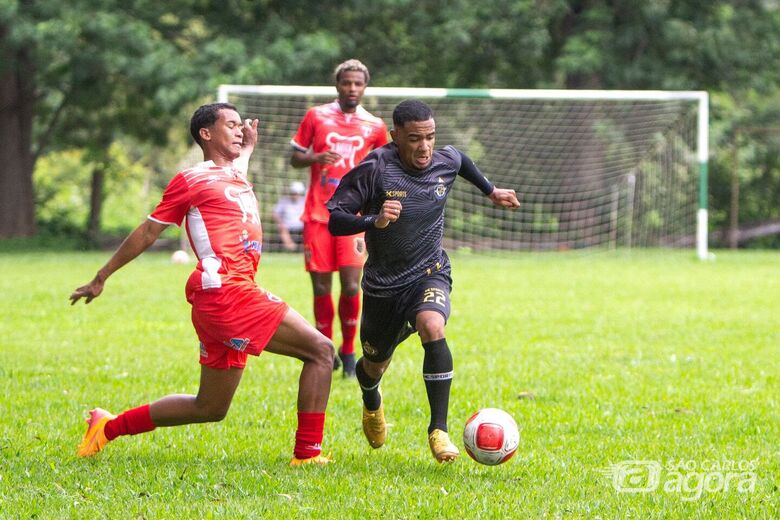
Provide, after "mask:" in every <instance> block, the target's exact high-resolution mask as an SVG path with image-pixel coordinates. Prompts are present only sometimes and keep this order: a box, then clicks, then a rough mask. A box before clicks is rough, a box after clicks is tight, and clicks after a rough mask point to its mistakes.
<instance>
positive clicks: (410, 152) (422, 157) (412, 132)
mask: <svg viewBox="0 0 780 520" xmlns="http://www.w3.org/2000/svg"><path fill="white" fill-rule="evenodd" d="M390 135H391V136H393V142H394V143H395V144H397V145H398V155H399V156H400V157H401V164H403V165H404V166H405V167H406V168H409V169H412V170H424V169H426V168H427V167H428V166H430V164H431V161H432V160H433V145H434V143H435V142H436V122H435V121H434V120H433V119H428V120H427V121H407V122H406V123H405V124H404V126H402V127H401V128H393V129H392V130H391V131H390Z"/></svg>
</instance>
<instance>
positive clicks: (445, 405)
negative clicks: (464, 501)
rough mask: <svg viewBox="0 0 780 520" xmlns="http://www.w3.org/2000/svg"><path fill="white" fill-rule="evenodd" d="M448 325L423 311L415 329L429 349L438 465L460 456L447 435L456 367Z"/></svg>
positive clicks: (426, 372)
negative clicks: (449, 342) (445, 326)
mask: <svg viewBox="0 0 780 520" xmlns="http://www.w3.org/2000/svg"><path fill="white" fill-rule="evenodd" d="M444 325H445V321H444V316H442V315H441V314H439V313H438V312H436V311H422V312H420V313H418V314H417V318H416V327H415V328H416V329H417V331H418V332H419V334H420V340H421V341H422V345H423V348H424V349H425V358H424V359H423V379H424V380H425V391H426V393H427V394H428V404H429V405H430V408H431V422H430V423H429V425H428V444H429V446H430V448H431V453H432V454H433V457H434V458H435V459H436V460H437V461H438V462H448V461H453V460H455V459H456V458H457V457H458V455H459V454H460V452H459V450H458V448H457V447H456V446H455V445H454V444H453V443H452V442H451V441H450V438H449V434H448V433H447V413H448V409H449V401H450V386H451V385H452V373H453V370H452V368H453V365H452V353H451V352H450V349H449V347H448V346H447V340H446V339H445V338H444Z"/></svg>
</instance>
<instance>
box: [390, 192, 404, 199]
mask: <svg viewBox="0 0 780 520" xmlns="http://www.w3.org/2000/svg"><path fill="white" fill-rule="evenodd" d="M385 196H386V197H387V198H395V199H404V198H406V192H405V191H386V192H385Z"/></svg>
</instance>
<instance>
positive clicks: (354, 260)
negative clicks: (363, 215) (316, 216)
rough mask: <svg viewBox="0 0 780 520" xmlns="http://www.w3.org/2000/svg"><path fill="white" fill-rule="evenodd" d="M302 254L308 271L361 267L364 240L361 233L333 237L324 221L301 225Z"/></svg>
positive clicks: (363, 259)
mask: <svg viewBox="0 0 780 520" xmlns="http://www.w3.org/2000/svg"><path fill="white" fill-rule="evenodd" d="M303 254H304V258H305V260H306V270H307V271H308V272H310V273H334V272H336V271H338V270H339V269H340V268H342V267H363V264H364V263H365V262H366V242H365V240H364V239H363V233H359V234H357V235H350V236H346V237H335V236H333V235H331V234H330V231H328V225H327V224H326V223H325V222H306V223H305V224H304V226H303Z"/></svg>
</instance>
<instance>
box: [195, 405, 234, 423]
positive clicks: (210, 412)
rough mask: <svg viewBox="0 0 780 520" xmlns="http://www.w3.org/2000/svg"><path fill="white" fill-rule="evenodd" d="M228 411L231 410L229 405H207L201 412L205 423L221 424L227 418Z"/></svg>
mask: <svg viewBox="0 0 780 520" xmlns="http://www.w3.org/2000/svg"><path fill="white" fill-rule="evenodd" d="M228 410H230V405H229V404H227V405H225V404H211V405H207V406H205V407H203V409H202V410H201V417H202V419H203V421H204V422H220V421H221V420H223V419H224V418H225V417H227V414H228Z"/></svg>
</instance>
